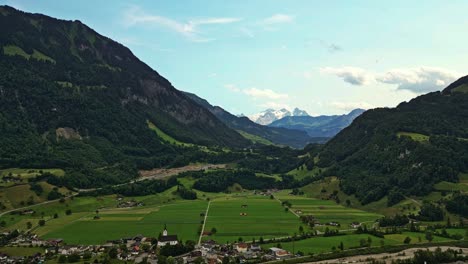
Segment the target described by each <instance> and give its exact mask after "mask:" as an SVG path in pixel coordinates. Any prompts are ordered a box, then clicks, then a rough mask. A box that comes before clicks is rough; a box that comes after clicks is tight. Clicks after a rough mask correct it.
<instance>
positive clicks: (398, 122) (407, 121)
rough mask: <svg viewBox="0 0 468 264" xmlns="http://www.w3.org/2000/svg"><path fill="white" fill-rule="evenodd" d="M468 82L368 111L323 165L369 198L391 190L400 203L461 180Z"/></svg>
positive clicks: (327, 149)
mask: <svg viewBox="0 0 468 264" xmlns="http://www.w3.org/2000/svg"><path fill="white" fill-rule="evenodd" d="M467 86H468V78H467V77H464V78H462V79H460V80H459V81H457V82H455V83H454V84H452V85H450V86H449V87H448V88H447V89H445V90H444V91H443V92H433V93H429V94H426V95H422V96H419V97H417V98H415V99H413V100H411V101H409V102H404V103H401V104H400V105H399V106H398V107H396V108H392V109H389V108H382V109H374V110H369V111H366V112H365V113H364V114H362V115H361V116H360V117H358V118H357V119H355V121H354V122H353V123H352V124H351V125H350V126H349V127H347V128H345V129H344V130H342V131H341V132H340V133H339V134H338V135H337V136H336V137H334V138H333V139H332V140H330V141H329V142H328V143H327V144H326V145H325V146H324V148H323V150H322V151H321V153H320V154H319V161H318V165H319V166H320V167H330V169H329V170H328V171H327V174H328V175H336V176H338V177H340V178H341V187H342V189H343V191H345V192H346V193H348V194H356V196H357V197H358V199H359V200H360V201H361V202H362V203H364V204H365V203H369V202H372V201H376V200H378V199H380V198H382V197H383V196H385V195H387V194H388V195H389V203H390V204H391V203H396V202H398V201H399V200H401V199H402V197H403V195H425V194H428V193H429V192H430V191H431V190H432V188H433V184H434V183H437V182H440V181H452V182H457V181H458V180H459V179H458V177H459V174H460V173H461V172H467V171H468V107H467V106H468V93H467V89H466V87H467Z"/></svg>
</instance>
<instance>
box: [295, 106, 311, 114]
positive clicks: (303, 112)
mask: <svg viewBox="0 0 468 264" xmlns="http://www.w3.org/2000/svg"><path fill="white" fill-rule="evenodd" d="M292 115H293V116H308V115H309V114H308V113H307V112H306V111H305V110H301V109H299V108H297V107H296V108H294V110H293V112H292Z"/></svg>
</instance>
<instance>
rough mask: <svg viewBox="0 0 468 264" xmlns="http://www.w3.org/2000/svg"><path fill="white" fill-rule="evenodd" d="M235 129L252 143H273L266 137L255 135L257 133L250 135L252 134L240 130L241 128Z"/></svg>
mask: <svg viewBox="0 0 468 264" xmlns="http://www.w3.org/2000/svg"><path fill="white" fill-rule="evenodd" d="M236 131H237V132H238V133H239V134H241V135H242V136H243V137H244V138H246V139H248V140H250V141H252V142H253V143H260V144H264V145H274V143H273V142H271V141H269V140H268V139H266V138H262V137H260V136H257V135H252V134H250V133H247V132H245V131H242V130H236Z"/></svg>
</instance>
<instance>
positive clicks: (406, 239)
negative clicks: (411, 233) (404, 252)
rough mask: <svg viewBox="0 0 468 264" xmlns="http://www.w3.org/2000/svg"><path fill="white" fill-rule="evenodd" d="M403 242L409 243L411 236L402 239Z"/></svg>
mask: <svg viewBox="0 0 468 264" xmlns="http://www.w3.org/2000/svg"><path fill="white" fill-rule="evenodd" d="M403 243H405V244H409V243H411V238H410V237H406V238H405V240H403Z"/></svg>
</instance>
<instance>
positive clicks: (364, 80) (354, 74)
mask: <svg viewBox="0 0 468 264" xmlns="http://www.w3.org/2000/svg"><path fill="white" fill-rule="evenodd" d="M320 73H325V74H333V75H336V76H337V77H340V78H341V79H343V81H345V82H347V83H349V84H352V85H366V84H369V83H371V82H372V80H374V77H373V75H372V74H371V73H369V72H368V71H366V70H364V69H361V68H357V67H341V68H333V67H325V68H321V69H320Z"/></svg>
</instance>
